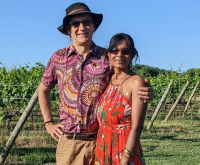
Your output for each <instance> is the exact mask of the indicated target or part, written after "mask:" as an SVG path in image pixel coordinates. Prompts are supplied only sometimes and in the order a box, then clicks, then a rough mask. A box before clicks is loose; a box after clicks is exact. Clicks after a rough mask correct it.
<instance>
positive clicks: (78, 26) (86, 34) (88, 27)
mask: <svg viewBox="0 0 200 165" xmlns="http://www.w3.org/2000/svg"><path fill="white" fill-rule="evenodd" d="M80 22H81V23H80ZM70 23H71V24H70V29H71V31H68V34H70V35H71V37H72V40H73V43H74V44H76V45H82V46H87V45H88V44H91V40H92V35H93V32H94V31H95V27H94V24H93V22H92V17H91V16H90V15H89V14H81V15H77V16H73V17H72V18H71V19H70Z"/></svg>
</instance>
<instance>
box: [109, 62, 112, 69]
mask: <svg viewBox="0 0 200 165" xmlns="http://www.w3.org/2000/svg"><path fill="white" fill-rule="evenodd" d="M109 62H110V60H109ZM110 69H112V64H111V62H110Z"/></svg>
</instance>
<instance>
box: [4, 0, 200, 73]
mask: <svg viewBox="0 0 200 165" xmlns="http://www.w3.org/2000/svg"><path fill="white" fill-rule="evenodd" d="M75 2H84V3H86V4H87V5H88V6H89V8H90V9H91V11H92V12H95V13H102V14H103V16H104V18H103V22H102V24H101V25H100V27H99V28H98V30H97V31H96V32H95V34H94V37H93V40H94V42H95V43H96V44H97V45H99V46H102V47H107V46H108V44H109V41H110V38H111V37H112V36H113V35H114V34H116V33H119V32H124V33H127V34H130V35H131V36H132V37H133V39H134V41H135V46H136V49H137V50H138V52H139V56H140V64H144V65H149V66H153V67H158V68H160V69H166V70H170V68H173V70H178V68H179V67H181V66H182V68H181V71H186V70H187V69H189V68H200V64H199V63H200V60H199V59H200V57H199V56H200V10H199V7H200V1H199V0H191V1H189V0H142V1H141V0H110V1H108V0H107V1H106V0H83V1H74V0H59V1H58V0H34V1H30V0H18V1H14V0H9V1H6V0H1V1H0V22H1V23H0V61H1V62H2V63H3V64H4V65H5V66H7V67H8V68H9V67H11V66H12V65H16V64H21V65H24V63H28V62H29V63H30V64H29V65H30V66H34V64H35V63H36V62H41V63H42V64H43V65H46V63H47V61H48V60H49V58H50V56H51V54H52V53H53V52H54V51H56V50H57V49H60V48H63V47H65V46H68V45H70V44H71V42H70V40H69V38H68V37H66V36H64V35H63V34H61V33H60V32H59V31H58V30H57V27H58V26H60V25H61V23H62V19H63V17H64V16H65V9H66V8H67V7H68V6H69V5H70V4H72V3H75Z"/></svg>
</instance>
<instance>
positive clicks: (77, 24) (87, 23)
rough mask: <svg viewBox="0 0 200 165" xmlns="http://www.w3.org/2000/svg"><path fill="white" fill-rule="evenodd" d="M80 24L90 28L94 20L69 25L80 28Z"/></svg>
mask: <svg viewBox="0 0 200 165" xmlns="http://www.w3.org/2000/svg"><path fill="white" fill-rule="evenodd" d="M80 23H82V24H83V26H90V25H91V23H92V20H89V19H85V20H83V21H81V22H80V21H74V22H70V23H69V24H70V25H71V26H73V27H74V28H78V27H79V26H80Z"/></svg>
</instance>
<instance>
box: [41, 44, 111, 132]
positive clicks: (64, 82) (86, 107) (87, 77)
mask: <svg viewBox="0 0 200 165" xmlns="http://www.w3.org/2000/svg"><path fill="white" fill-rule="evenodd" d="M104 53H105V49H104V48H101V47H99V46H97V45H95V44H94V43H93V42H92V45H91V50H90V52H89V53H88V55H87V56H86V60H85V61H84V59H83V56H82V55H80V54H78V52H77V51H76V49H75V47H74V46H73V45H71V46H69V47H66V48H63V49H60V50H58V51H56V52H55V53H53V54H52V56H51V58H50V60H49V62H48V64H47V66H46V69H45V71H44V74H43V77H42V82H43V84H44V85H45V86H46V87H47V88H49V89H52V88H54V86H55V85H56V84H58V92H59V98H60V112H59V118H60V122H61V124H62V125H64V128H63V131H64V132H68V133H73V132H77V133H78V132H96V131H97V130H98V121H97V118H96V110H97V106H98V101H99V98H100V96H101V94H102V93H103V91H104V90H105V88H106V87H107V85H108V83H109V75H110V74H111V70H110V66H109V64H110V63H109V60H108V59H107V58H105V56H104Z"/></svg>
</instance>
